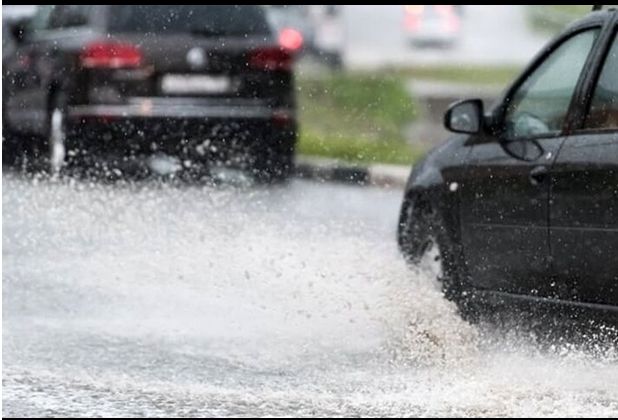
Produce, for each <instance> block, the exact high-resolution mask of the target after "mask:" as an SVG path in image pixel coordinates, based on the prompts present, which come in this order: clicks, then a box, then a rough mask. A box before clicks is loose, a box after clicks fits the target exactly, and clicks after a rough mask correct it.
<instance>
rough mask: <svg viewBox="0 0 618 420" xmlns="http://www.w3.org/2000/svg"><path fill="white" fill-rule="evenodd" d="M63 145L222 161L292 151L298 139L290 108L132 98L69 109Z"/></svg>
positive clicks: (99, 152)
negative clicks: (115, 102)
mask: <svg viewBox="0 0 618 420" xmlns="http://www.w3.org/2000/svg"><path fill="white" fill-rule="evenodd" d="M68 117H69V119H68V121H69V133H70V135H69V138H68V139H67V148H68V149H74V150H76V151H78V152H81V153H87V154H96V155H111V156H119V155H120V156H131V155H144V154H152V153H156V152H164V153H169V154H173V155H178V156H181V157H187V158H192V159H209V160H212V159H213V158H216V159H217V160H226V159H230V158H232V157H236V156H238V155H241V154H248V155H255V154H256V153H262V152H263V151H264V150H270V151H272V152H273V153H277V154H282V153H285V154H291V153H293V150H294V146H295V143H296V138H297V125H296V119H295V115H294V113H293V110H291V109H285V108H269V107H266V106H252V105H225V104H224V105H222V104H214V103H211V104H208V105H205V104H203V103H187V102H186V101H184V102H182V103H181V102H180V101H174V99H173V98H170V99H169V100H163V101H154V100H153V101H151V100H139V101H137V100H134V101H132V102H131V103H128V104H124V105H79V106H72V107H70V108H69V109H68Z"/></svg>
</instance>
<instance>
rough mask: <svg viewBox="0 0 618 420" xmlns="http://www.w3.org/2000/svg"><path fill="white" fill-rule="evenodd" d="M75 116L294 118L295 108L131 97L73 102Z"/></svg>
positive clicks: (235, 102)
mask: <svg viewBox="0 0 618 420" xmlns="http://www.w3.org/2000/svg"><path fill="white" fill-rule="evenodd" d="M68 114H69V115H68V116H69V118H72V119H80V118H90V117H101V118H140V119H141V118H172V119H199V118H217V119H262V120H268V119H286V118H287V119H289V120H292V119H295V114H294V111H293V109H290V108H282V107H270V106H267V105H264V104H260V103H257V102H255V101H216V102H215V101H212V100H193V101H187V100H184V99H181V100H179V99H176V98H132V99H130V100H129V101H128V102H127V103H126V104H118V105H107V104H105V105H74V106H71V107H69V110H68Z"/></svg>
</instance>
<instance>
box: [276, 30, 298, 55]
mask: <svg viewBox="0 0 618 420" xmlns="http://www.w3.org/2000/svg"><path fill="white" fill-rule="evenodd" d="M279 45H280V46H281V47H282V48H285V49H286V50H290V51H297V50H299V49H300V48H301V47H302V46H303V35H302V34H301V33H300V32H298V31H297V30H296V29H292V28H285V29H282V30H281V32H280V33H279Z"/></svg>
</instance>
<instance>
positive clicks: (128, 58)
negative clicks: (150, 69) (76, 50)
mask: <svg viewBox="0 0 618 420" xmlns="http://www.w3.org/2000/svg"><path fill="white" fill-rule="evenodd" d="M80 62H81V65H82V67H85V68H90V69H92V68H107V69H120V68H134V67H139V66H140V65H141V64H142V53H141V51H140V50H139V48H137V47H136V46H135V45H131V44H123V43H118V42H94V43H91V44H88V45H87V46H86V47H85V48H84V50H83V51H82V53H81V55H80Z"/></svg>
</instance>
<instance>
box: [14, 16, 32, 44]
mask: <svg viewBox="0 0 618 420" xmlns="http://www.w3.org/2000/svg"><path fill="white" fill-rule="evenodd" d="M29 23H30V19H27V18H25V19H19V20H16V21H14V22H11V23H10V29H11V35H12V36H13V38H14V39H15V42H17V43H18V44H19V43H21V42H23V41H24V39H25V38H26V34H27V33H28V26H29Z"/></svg>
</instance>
